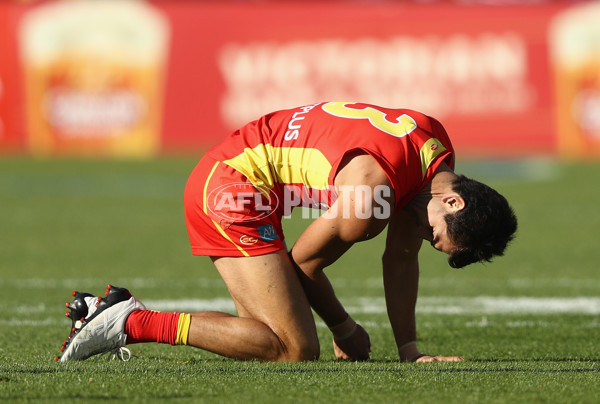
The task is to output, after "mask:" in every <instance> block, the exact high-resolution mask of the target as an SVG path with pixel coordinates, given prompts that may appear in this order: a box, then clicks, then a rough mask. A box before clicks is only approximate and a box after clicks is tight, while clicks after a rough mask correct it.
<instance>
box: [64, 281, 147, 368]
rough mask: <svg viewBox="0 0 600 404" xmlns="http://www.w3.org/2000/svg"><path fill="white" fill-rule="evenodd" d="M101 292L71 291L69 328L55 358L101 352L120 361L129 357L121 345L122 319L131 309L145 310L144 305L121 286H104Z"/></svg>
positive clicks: (68, 358)
mask: <svg viewBox="0 0 600 404" xmlns="http://www.w3.org/2000/svg"><path fill="white" fill-rule="evenodd" d="M105 294H106V297H104V298H100V297H95V296H93V295H91V294H89V293H79V292H73V296H74V297H75V299H74V300H73V302H71V303H70V304H69V303H67V307H68V308H70V309H71V312H70V313H69V312H67V313H66V315H67V316H68V317H70V318H71V320H72V321H73V327H72V329H71V334H70V335H69V337H68V338H67V339H66V340H65V342H64V343H63V346H62V348H61V351H62V354H61V355H60V356H58V357H56V360H57V361H60V362H65V361H73V360H85V359H87V358H89V357H90V356H93V355H96V354H104V353H111V354H113V357H114V356H116V355H118V356H119V358H120V359H121V360H129V359H130V357H131V352H130V351H129V350H128V349H127V348H125V344H126V341H127V335H125V332H124V329H125V321H126V320H127V317H128V316H129V314H130V313H131V312H132V311H134V310H145V309H146V306H144V304H143V303H142V302H140V301H139V300H138V299H137V298H136V297H135V296H133V295H132V294H131V293H130V292H129V290H127V289H125V288H119V287H117V286H112V285H108V287H107V290H106V293H105ZM82 314H83V315H82ZM79 316H81V317H80V318H79V319H77V317H79ZM124 354H127V356H125V355H124Z"/></svg>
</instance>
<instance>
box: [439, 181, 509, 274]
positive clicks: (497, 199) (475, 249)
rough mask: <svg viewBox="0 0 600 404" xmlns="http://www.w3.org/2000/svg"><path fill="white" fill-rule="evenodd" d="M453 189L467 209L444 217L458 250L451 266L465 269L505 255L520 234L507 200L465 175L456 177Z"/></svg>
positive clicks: (453, 256) (453, 255)
mask: <svg viewBox="0 0 600 404" xmlns="http://www.w3.org/2000/svg"><path fill="white" fill-rule="evenodd" d="M452 189H453V190H454V192H456V193H458V194H459V195H460V196H461V197H462V198H463V199H464V201H465V207H464V208H463V209H461V210H459V211H458V212H456V213H452V214H448V215H446V216H445V219H446V223H447V232H448V236H449V237H450V239H451V240H452V241H453V242H454V243H455V244H456V245H458V246H459V247H458V248H457V249H455V250H454V251H453V252H452V253H451V254H450V257H449V258H448V263H449V264H450V266H451V267H453V268H462V267H464V266H466V265H469V264H472V263H474V262H483V261H486V262H490V261H491V260H492V257H494V256H501V255H503V254H504V250H505V249H506V246H507V245H508V243H509V242H510V241H511V240H512V239H513V238H514V235H515V232H516V231H517V217H516V216H515V213H514V211H513V210H512V208H511V207H510V205H509V204H508V202H507V201H506V198H504V197H503V196H502V195H500V194H499V193H498V192H496V191H495V190H493V189H492V188H490V187H489V186H487V185H485V184H482V183H481V182H478V181H475V180H472V179H470V178H467V177H465V176H464V175H458V176H457V178H456V179H455V180H454V182H453V183H452Z"/></svg>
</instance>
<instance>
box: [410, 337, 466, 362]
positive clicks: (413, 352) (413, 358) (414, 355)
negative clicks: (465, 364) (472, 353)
mask: <svg viewBox="0 0 600 404" xmlns="http://www.w3.org/2000/svg"><path fill="white" fill-rule="evenodd" d="M398 353H399V354H400V359H402V360H403V361H405V362H460V361H464V360H465V358H463V357H462V356H437V355H426V354H422V353H421V352H419V350H418V349H417V342H416V341H411V342H407V343H406V344H404V345H402V346H401V347H399V348H398Z"/></svg>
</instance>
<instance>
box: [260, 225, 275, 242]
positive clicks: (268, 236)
mask: <svg viewBox="0 0 600 404" xmlns="http://www.w3.org/2000/svg"><path fill="white" fill-rule="evenodd" d="M258 234H259V235H260V238H262V239H263V240H264V241H273V240H277V239H278V238H279V235H278V234H277V232H276V231H275V227H273V225H272V224H267V225H264V226H258Z"/></svg>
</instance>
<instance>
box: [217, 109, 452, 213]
mask: <svg viewBox="0 0 600 404" xmlns="http://www.w3.org/2000/svg"><path fill="white" fill-rule="evenodd" d="M353 150H363V151H364V152H366V153H368V154H370V155H371V156H373V157H374V158H375V159H376V160H377V162H378V163H379V164H380V165H381V168H382V169H383V170H384V171H385V173H386V175H387V176H388V178H389V181H390V183H391V184H392V187H393V190H394V194H395V198H396V205H395V210H397V209H400V208H402V207H403V206H404V205H406V203H408V202H409V201H410V200H411V199H412V198H413V197H414V196H415V195H416V193H417V192H419V190H421V189H422V188H423V186H425V184H426V183H427V182H429V181H430V180H431V178H432V176H433V173H434V172H435V170H436V169H437V167H438V166H439V165H440V164H441V162H442V161H445V162H446V163H447V164H448V165H449V166H450V167H451V168H452V167H453V166H454V150H453V148H452V144H451V142H450V139H449V137H448V135H447V133H446V131H445V130H444V128H443V126H442V125H441V124H440V123H439V122H438V121H437V120H435V119H433V118H431V117H428V116H426V115H424V114H422V113H419V112H416V111H412V110H408V109H391V108H383V107H379V106H375V105H370V104H363V103H353V102H325V103H319V104H314V105H308V106H303V107H299V108H294V109H289V110H283V111H277V112H273V113H270V114H268V115H265V116H263V117H261V118H260V119H258V120H256V121H253V122H251V123H249V124H247V125H245V126H244V127H242V128H241V129H239V130H237V131H235V132H233V133H232V134H231V135H229V137H228V138H227V139H225V140H224V141H223V142H222V143H221V144H219V145H217V146H216V147H214V148H212V149H211V150H209V151H208V153H207V154H208V155H209V156H211V157H212V158H215V159H217V160H219V161H222V162H223V163H225V164H227V165H229V166H230V167H232V168H234V169H235V170H237V171H239V172H241V173H242V174H244V175H245V176H246V177H247V178H248V179H249V181H250V182H251V183H252V184H253V185H254V186H255V187H257V189H265V187H266V188H268V189H270V190H272V191H274V192H278V193H279V192H283V190H284V189H286V188H287V189H288V190H289V189H292V193H297V194H298V193H299V195H298V197H299V198H301V200H302V201H301V203H304V202H307V200H309V201H310V203H313V205H314V201H315V200H316V199H318V200H319V202H320V204H321V207H323V208H326V207H327V206H331V204H332V203H333V202H334V201H335V199H336V198H337V194H336V193H335V189H334V188H333V183H334V182H333V181H334V178H335V175H336V173H337V169H338V166H339V164H340V162H341V160H342V158H343V156H344V155H345V154H346V153H348V152H350V151H353ZM316 194H318V198H315V195H316Z"/></svg>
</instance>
